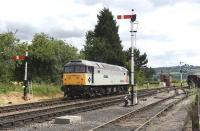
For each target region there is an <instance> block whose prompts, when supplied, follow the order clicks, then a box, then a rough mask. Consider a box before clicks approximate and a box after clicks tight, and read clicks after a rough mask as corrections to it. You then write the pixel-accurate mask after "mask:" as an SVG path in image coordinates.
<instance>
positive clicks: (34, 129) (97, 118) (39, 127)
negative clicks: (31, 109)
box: [15, 91, 174, 131]
mask: <svg viewBox="0 0 200 131" xmlns="http://www.w3.org/2000/svg"><path fill="white" fill-rule="evenodd" d="M173 94H174V91H170V93H159V94H156V95H154V96H151V97H145V98H142V99H139V104H138V105H136V106H133V107H131V106H129V107H123V104H119V105H114V106H111V107H106V108H103V109H98V110H94V111H89V112H83V113H78V114H75V115H77V116H81V117H82V120H81V122H79V123H75V124H54V120H52V121H49V122H44V123H35V124H30V125H27V126H25V127H21V128H16V129H15V131H86V130H89V129H91V128H94V127H96V126H99V125H101V124H103V123H106V122H108V121H110V120H112V119H114V118H116V117H119V116H120V115H123V114H125V113H127V112H130V111H132V110H135V109H137V108H140V107H142V106H145V105H147V104H150V103H153V102H155V101H158V100H160V99H162V98H166V97H168V96H171V95H173Z"/></svg>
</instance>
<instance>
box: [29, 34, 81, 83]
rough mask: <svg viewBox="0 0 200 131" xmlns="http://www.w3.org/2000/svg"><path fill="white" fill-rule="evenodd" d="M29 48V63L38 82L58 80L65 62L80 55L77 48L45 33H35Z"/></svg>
mask: <svg viewBox="0 0 200 131" xmlns="http://www.w3.org/2000/svg"><path fill="white" fill-rule="evenodd" d="M29 49H30V55H29V56H30V64H29V65H30V66H31V72H32V78H33V80H35V81H36V82H40V81H46V82H58V81H59V80H60V79H61V74H62V71H63V66H64V64H65V63H66V62H68V61H70V60H73V59H76V58H77V57H78V54H77V48H75V47H73V46H71V45H69V44H67V43H65V42H64V41H63V40H58V39H55V38H52V37H49V36H48V35H46V34H44V33H39V34H35V35H34V38H33V40H32V45H31V46H30V47H29Z"/></svg>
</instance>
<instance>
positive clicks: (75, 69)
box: [64, 65, 86, 73]
mask: <svg viewBox="0 0 200 131" xmlns="http://www.w3.org/2000/svg"><path fill="white" fill-rule="evenodd" d="M64 71H65V73H85V72H86V66H80V65H76V66H65V68H64Z"/></svg>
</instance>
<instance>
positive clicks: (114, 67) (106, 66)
mask: <svg viewBox="0 0 200 131" xmlns="http://www.w3.org/2000/svg"><path fill="white" fill-rule="evenodd" d="M70 65H87V66H94V67H95V68H102V69H106V70H121V71H128V70H127V69H126V68H124V67H122V66H117V65H111V64H107V63H101V62H95V61H88V60H82V59H79V60H72V61H70V62H68V63H67V64H65V66H70Z"/></svg>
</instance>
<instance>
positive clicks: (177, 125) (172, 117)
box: [146, 98, 191, 131]
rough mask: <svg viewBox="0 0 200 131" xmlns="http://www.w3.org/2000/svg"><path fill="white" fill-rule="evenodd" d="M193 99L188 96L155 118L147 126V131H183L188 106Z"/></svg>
mask: <svg viewBox="0 0 200 131" xmlns="http://www.w3.org/2000/svg"><path fill="white" fill-rule="evenodd" d="M190 102H191V99H190V98H188V99H186V100H184V101H182V102H181V103H179V104H177V105H176V106H174V107H173V108H172V109H170V110H169V111H168V112H165V113H164V114H163V115H161V116H160V117H157V118H156V119H154V120H153V121H152V122H151V124H150V125H149V126H148V127H147V128H146V130H147V131H182V129H183V126H184V122H185V118H186V116H187V107H188V105H189V104H190Z"/></svg>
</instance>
